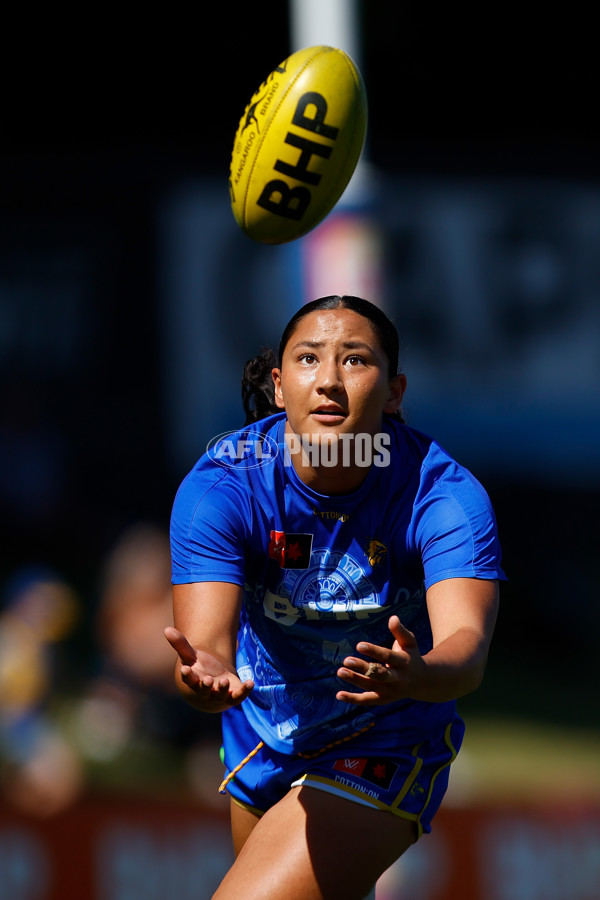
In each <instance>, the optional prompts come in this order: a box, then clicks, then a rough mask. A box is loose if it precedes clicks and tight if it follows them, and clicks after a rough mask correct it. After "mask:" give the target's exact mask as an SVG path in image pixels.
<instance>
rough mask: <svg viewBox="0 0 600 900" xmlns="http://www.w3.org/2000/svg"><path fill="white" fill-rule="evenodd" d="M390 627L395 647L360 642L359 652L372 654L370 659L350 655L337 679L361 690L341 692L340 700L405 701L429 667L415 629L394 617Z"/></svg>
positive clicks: (360, 702) (365, 702)
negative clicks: (414, 631)
mask: <svg viewBox="0 0 600 900" xmlns="http://www.w3.org/2000/svg"><path fill="white" fill-rule="evenodd" d="M389 629H390V631H391V632H392V635H393V636H394V643H393V646H392V647H391V649H390V648H388V647H379V646H378V645H377V644H368V643H366V642H365V641H361V642H360V643H359V644H357V645H356V651H357V653H362V654H363V655H364V656H367V657H369V660H372V662H369V661H367V660H364V659H360V658H359V657H356V656H347V657H346V659H345V660H344V662H343V665H342V667H341V668H340V669H338V671H337V675H338V678H341V679H343V681H347V682H348V683H349V684H351V685H353V686H354V687H355V688H359V689H360V692H355V691H338V693H337V694H336V697H337V699H338V700H344V701H345V702H346V703H353V704H355V705H356V706H381V705H383V704H385V703H392V702H393V701H394V700H404V699H405V698H406V697H410V696H412V694H411V691H413V690H414V689H415V688H416V687H417V685H418V683H419V680H420V679H421V677H422V675H423V674H424V672H425V670H426V668H427V666H426V664H425V662H424V661H423V657H422V656H421V653H420V651H419V645H418V644H417V641H416V638H415V636H414V634H413V633H412V631H409V630H408V629H407V628H405V627H404V625H403V624H402V623H401V621H400V619H399V618H398V616H392V617H391V618H390V621H389Z"/></svg>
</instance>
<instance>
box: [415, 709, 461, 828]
mask: <svg viewBox="0 0 600 900" xmlns="http://www.w3.org/2000/svg"><path fill="white" fill-rule="evenodd" d="M452 724H453V723H452V722H451V723H450V724H449V725H447V726H446V730H445V731H444V741H445V742H446V746H447V748H448V750H450V754H451V756H450V759H449V760H448V762H446V763H444V765H443V766H440V767H439V769H438V770H437V771H436V772H434V773H433V775H432V776H431V782H430V784H429V793H428V794H427V799H426V801H425V803H424V804H423V809H422V810H421V812H420V813H419V815H418V816H417V827H418V829H419V835H418V837H421V835H422V834H423V826H422V825H421V816H422V815H423V813H424V812H425V810H426V809H427V807H428V806H429V801H430V800H431V795H432V793H433V786H434V784H435V780H436V778H437V777H438V775H439V774H440V772H443V771H444V769H447V768H448V767H449V766H451V765H452V763H453V762H454V760H455V759H456V757H457V756H458V750H457V749H456V747H455V746H454V744H453V743H452V741H451V739H450V734H451V732H452ZM417 839H418V838H417Z"/></svg>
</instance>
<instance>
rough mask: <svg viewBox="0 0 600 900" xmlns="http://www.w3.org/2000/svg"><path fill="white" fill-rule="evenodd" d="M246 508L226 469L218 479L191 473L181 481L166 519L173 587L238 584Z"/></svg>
mask: <svg viewBox="0 0 600 900" xmlns="http://www.w3.org/2000/svg"><path fill="white" fill-rule="evenodd" d="M228 476H229V477H228ZM246 507H247V499H246V497H245V496H244V492H243V491H242V490H240V489H239V486H237V485H236V484H235V483H234V482H233V480H232V478H231V476H230V472H229V470H225V471H224V472H222V473H221V472H220V473H219V474H218V475H217V476H214V475H213V474H212V473H211V478H210V479H207V478H206V477H203V473H202V471H201V470H200V471H198V470H194V471H192V472H191V473H190V474H189V475H188V476H187V478H185V479H184V481H183V482H182V484H181V486H180V488H179V490H178V492H177V495H176V497H175V501H174V504H173V510H172V514H171V560H172V581H173V584H187V583H191V582H196V581H226V582H230V583H233V584H240V585H243V583H244V570H245V553H244V546H245V537H246V523H247V522H248V521H249V510H248V509H246Z"/></svg>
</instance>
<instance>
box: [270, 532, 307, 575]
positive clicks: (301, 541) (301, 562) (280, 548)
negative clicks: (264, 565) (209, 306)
mask: <svg viewBox="0 0 600 900" xmlns="http://www.w3.org/2000/svg"><path fill="white" fill-rule="evenodd" d="M312 542H313V536H312V534H295V533H290V532H287V533H286V532H285V531H272V532H271V540H270V541H269V559H276V560H277V562H278V563H279V565H280V566H281V568H282V569H308V567H309V565H310V554H311V550H312Z"/></svg>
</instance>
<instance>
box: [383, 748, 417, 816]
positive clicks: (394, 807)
mask: <svg viewBox="0 0 600 900" xmlns="http://www.w3.org/2000/svg"><path fill="white" fill-rule="evenodd" d="M421 746H422V745H421V744H417V745H416V746H415V747H414V748H413V756H414V757H416V758H415V764H414V766H413V767H412V769H411V773H410V775H409V776H408V778H407V779H406V780H405V782H404V784H403V785H402V790H401V791H400V793H399V794H398V796H397V797H396V799H395V800H394V802H393V803H392V805H391V807H390V809H391V810H393V811H396V810H397V808H398V806H400V804H401V803H402V801H403V800H404V798H405V797H406V795H407V794H408V792H409V791H410V789H411V787H412V786H413V784H414V783H415V781H416V778H417V775H418V774H419V772H420V771H421V768H422V766H423V758H422V757H421V756H417V754H418V752H419V750H420V749H421ZM410 817H411V818H413V816H412V815H411V816H410ZM417 818H418V817H417V816H416V815H414V819H415V820H416V819H417Z"/></svg>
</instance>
